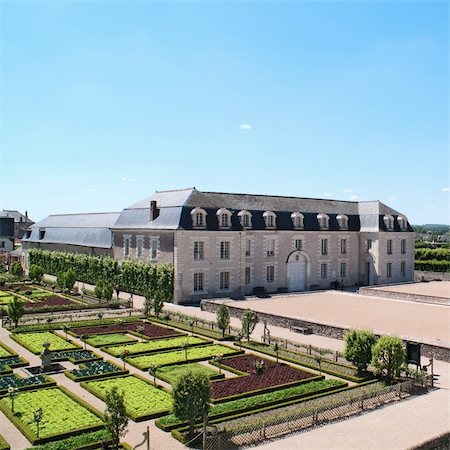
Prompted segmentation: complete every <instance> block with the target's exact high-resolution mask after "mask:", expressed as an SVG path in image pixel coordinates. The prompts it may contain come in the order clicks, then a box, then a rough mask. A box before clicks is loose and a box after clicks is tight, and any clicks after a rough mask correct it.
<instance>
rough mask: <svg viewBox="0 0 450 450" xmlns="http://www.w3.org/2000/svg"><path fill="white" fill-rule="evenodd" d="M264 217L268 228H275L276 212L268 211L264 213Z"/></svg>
mask: <svg viewBox="0 0 450 450" xmlns="http://www.w3.org/2000/svg"><path fill="white" fill-rule="evenodd" d="M263 217H264V222H265V224H266V228H275V227H276V222H277V216H276V214H275V213H274V212H272V211H266V212H265V213H264V214H263Z"/></svg>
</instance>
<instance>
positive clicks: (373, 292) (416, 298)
mask: <svg viewBox="0 0 450 450" xmlns="http://www.w3.org/2000/svg"><path fill="white" fill-rule="evenodd" d="M358 292H359V293H360V294H361V295H367V296H371V297H383V298H390V299H392V300H409V301H412V302H420V303H433V304H439V305H450V299H448V298H443V297H435V296H433V295H419V294H410V293H408V292H398V291H390V290H389V286H386V287H385V288H383V289H380V288H376V289H375V288H374V287H360V288H359V290H358Z"/></svg>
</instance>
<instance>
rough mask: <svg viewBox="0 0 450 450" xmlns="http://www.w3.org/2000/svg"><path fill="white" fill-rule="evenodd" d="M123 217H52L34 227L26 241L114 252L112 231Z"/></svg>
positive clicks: (96, 215)
mask: <svg viewBox="0 0 450 450" xmlns="http://www.w3.org/2000/svg"><path fill="white" fill-rule="evenodd" d="M119 215H120V213H118V212H115V213H92V214H61V215H52V216H48V217H46V218H45V219H43V220H41V221H40V222H38V223H36V224H34V225H33V226H31V227H30V228H29V230H28V231H27V233H26V234H25V236H24V237H23V238H22V241H23V242H41V243H47V244H70V245H79V246H83V247H98V248H112V232H111V227H112V226H113V225H114V223H115V222H116V221H117V219H118V217H119ZM41 232H44V233H43V235H42V233H41Z"/></svg>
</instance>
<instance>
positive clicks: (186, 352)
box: [180, 341, 189, 361]
mask: <svg viewBox="0 0 450 450" xmlns="http://www.w3.org/2000/svg"><path fill="white" fill-rule="evenodd" d="M180 347H181V348H182V349H183V350H184V357H185V360H186V361H187V360H188V348H189V341H184V342H183V343H182V344H181V346H180Z"/></svg>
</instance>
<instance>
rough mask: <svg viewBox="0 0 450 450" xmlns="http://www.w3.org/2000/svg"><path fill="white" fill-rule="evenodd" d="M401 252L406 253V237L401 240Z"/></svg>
mask: <svg viewBox="0 0 450 450" xmlns="http://www.w3.org/2000/svg"><path fill="white" fill-rule="evenodd" d="M400 253H401V254H402V255H404V254H405V253H406V239H402V240H401V241H400Z"/></svg>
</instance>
